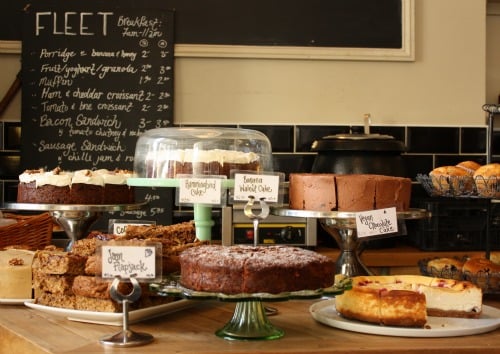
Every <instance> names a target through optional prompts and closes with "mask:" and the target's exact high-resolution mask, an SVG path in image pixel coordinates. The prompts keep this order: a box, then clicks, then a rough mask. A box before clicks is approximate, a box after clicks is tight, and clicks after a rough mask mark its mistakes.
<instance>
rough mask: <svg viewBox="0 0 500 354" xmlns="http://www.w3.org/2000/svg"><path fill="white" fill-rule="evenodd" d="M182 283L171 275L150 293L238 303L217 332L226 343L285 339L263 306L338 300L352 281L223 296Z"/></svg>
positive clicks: (177, 277) (151, 285) (155, 284)
mask: <svg viewBox="0 0 500 354" xmlns="http://www.w3.org/2000/svg"><path fill="white" fill-rule="evenodd" d="M178 280H179V275H178V274H176V275H173V274H171V275H170V276H168V277H167V278H166V279H165V280H164V281H162V282H161V283H152V284H150V290H152V291H153V292H155V293H156V294H158V295H161V296H173V297H182V298H185V299H191V300H219V301H223V302H235V303H236V307H235V309H234V313H233V316H232V318H231V319H230V320H229V321H228V322H227V323H226V324H225V325H224V326H223V327H222V328H220V329H218V330H216V331H215V335H216V336H217V337H220V338H223V339H226V340H272V339H279V338H281V337H283V335H284V334H285V332H284V331H283V330H282V329H280V328H277V327H275V326H274V325H273V324H272V323H271V322H270V321H269V319H268V315H267V314H266V309H265V308H264V305H263V304H262V302H277V301H288V300H296V299H304V300H305V299H318V298H321V297H323V296H335V295H339V294H341V293H342V292H343V291H344V290H345V289H348V288H349V287H350V285H351V282H350V280H348V279H347V280H344V281H343V282H339V283H338V284H335V285H333V286H332V287H330V288H324V289H317V290H302V291H293V292H284V293H280V294H269V293H254V294H237V295H227V294H223V293H211V292H201V291H194V290H191V289H187V288H185V287H183V286H181V285H179V282H178Z"/></svg>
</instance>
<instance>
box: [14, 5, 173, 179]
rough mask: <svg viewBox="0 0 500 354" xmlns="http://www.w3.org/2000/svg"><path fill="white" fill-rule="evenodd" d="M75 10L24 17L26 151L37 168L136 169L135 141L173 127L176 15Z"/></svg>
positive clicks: (43, 8)
mask: <svg viewBox="0 0 500 354" xmlns="http://www.w3.org/2000/svg"><path fill="white" fill-rule="evenodd" d="M73 6H74V5H73V4H69V3H68V4H58V5H57V6H56V8H51V7H49V6H48V5H45V4H33V6H31V7H30V8H29V9H28V10H27V12H26V14H25V21H26V25H27V26H26V30H25V31H24V32H25V33H24V35H23V82H26V83H27V84H26V85H23V110H24V112H23V118H24V117H26V119H23V123H26V127H27V129H26V137H25V141H29V144H24V143H23V145H26V149H25V151H27V153H28V154H29V156H33V157H32V158H34V156H37V161H36V162H37V163H36V164H30V165H32V166H40V165H42V166H44V165H45V166H51V167H53V166H57V165H59V166H63V167H64V168H67V169H76V168H81V166H85V168H89V167H90V168H115V167H117V166H119V167H123V166H127V167H130V166H132V163H133V159H134V153H135V143H136V141H137V137H138V136H140V135H141V134H142V133H144V132H145V131H146V130H149V129H155V128H162V127H167V126H170V125H171V124H172V121H173V109H172V104H173V97H172V96H173V94H172V93H173V38H174V37H173V13H172V12H169V11H154V10H153V9H126V8H114V7H113V6H112V5H106V3H102V2H95V1H89V2H86V6H87V7H88V9H86V10H82V9H81V8H79V9H76V8H73ZM61 7H62V8H61ZM24 91H26V93H25V92H24ZM24 134H25V129H23V135H24ZM23 140H24V139H23Z"/></svg>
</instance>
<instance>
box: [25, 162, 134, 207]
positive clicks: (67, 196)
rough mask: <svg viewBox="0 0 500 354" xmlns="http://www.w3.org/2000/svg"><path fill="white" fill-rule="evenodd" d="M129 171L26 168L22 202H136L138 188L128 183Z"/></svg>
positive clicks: (130, 173)
mask: <svg viewBox="0 0 500 354" xmlns="http://www.w3.org/2000/svg"><path fill="white" fill-rule="evenodd" d="M132 175H133V173H132V172H131V171H128V170H118V169H116V170H114V171H110V170H106V169H100V170H96V171H92V170H89V169H83V170H78V171H64V170H62V169H61V168H59V167H57V168H55V169H53V170H51V171H45V170H43V169H38V170H26V171H24V172H23V173H22V174H21V175H19V184H18V188H17V202H18V203H39V204H128V203H134V199H135V197H134V194H135V192H134V187H130V186H128V185H127V179H128V178H129V177H131V176H132Z"/></svg>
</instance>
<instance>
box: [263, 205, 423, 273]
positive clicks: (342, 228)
mask: <svg viewBox="0 0 500 354" xmlns="http://www.w3.org/2000/svg"><path fill="white" fill-rule="evenodd" d="M271 213H272V214H274V215H278V216H292V217H301V218H316V219H318V220H319V222H320V224H321V226H322V227H323V228H324V229H325V230H326V231H327V232H328V234H329V235H330V236H332V237H333V238H334V239H335V241H336V242H337V244H338V246H339V248H340V254H339V257H338V258H337V260H336V267H335V268H336V273H338V274H342V275H344V276H346V277H354V276H357V275H371V274H372V273H371V272H370V270H369V269H368V268H367V267H366V266H365V265H364V264H363V262H362V261H361V259H360V258H359V251H360V246H361V244H362V243H363V242H364V238H358V235H357V229H356V213H355V212H340V211H326V212H323V211H310V210H296V209H286V208H273V207H271ZM426 215H428V213H427V211H426V210H425V209H410V210H408V211H403V212H397V218H398V220H411V219H421V218H424V217H425V216H426ZM379 237H384V236H383V235H382V236H379ZM385 237H388V236H385ZM367 239H373V238H367Z"/></svg>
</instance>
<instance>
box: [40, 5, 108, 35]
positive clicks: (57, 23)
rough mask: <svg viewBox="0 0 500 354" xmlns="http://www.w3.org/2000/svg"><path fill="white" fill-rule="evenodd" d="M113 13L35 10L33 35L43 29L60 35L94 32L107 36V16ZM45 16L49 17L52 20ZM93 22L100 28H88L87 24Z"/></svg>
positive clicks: (91, 33) (92, 33) (90, 33)
mask: <svg viewBox="0 0 500 354" xmlns="http://www.w3.org/2000/svg"><path fill="white" fill-rule="evenodd" d="M113 14H114V13H113V12H97V13H93V12H73V11H66V12H64V13H62V14H60V13H58V12H52V11H44V12H37V13H36V15H35V35H36V36H39V35H40V33H41V32H42V31H43V30H49V31H50V33H51V34H53V35H62V36H77V35H80V36H94V35H96V33H97V34H101V35H103V36H107V35H108V17H109V16H112V15H113ZM47 17H51V18H52V22H51V21H50V19H47ZM61 17H62V19H61ZM89 17H97V18H99V19H100V20H101V21H91V20H89ZM58 18H59V19H58ZM92 20H93V19H92ZM94 23H98V25H99V26H100V28H92V29H90V28H89V27H88V25H89V24H94Z"/></svg>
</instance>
